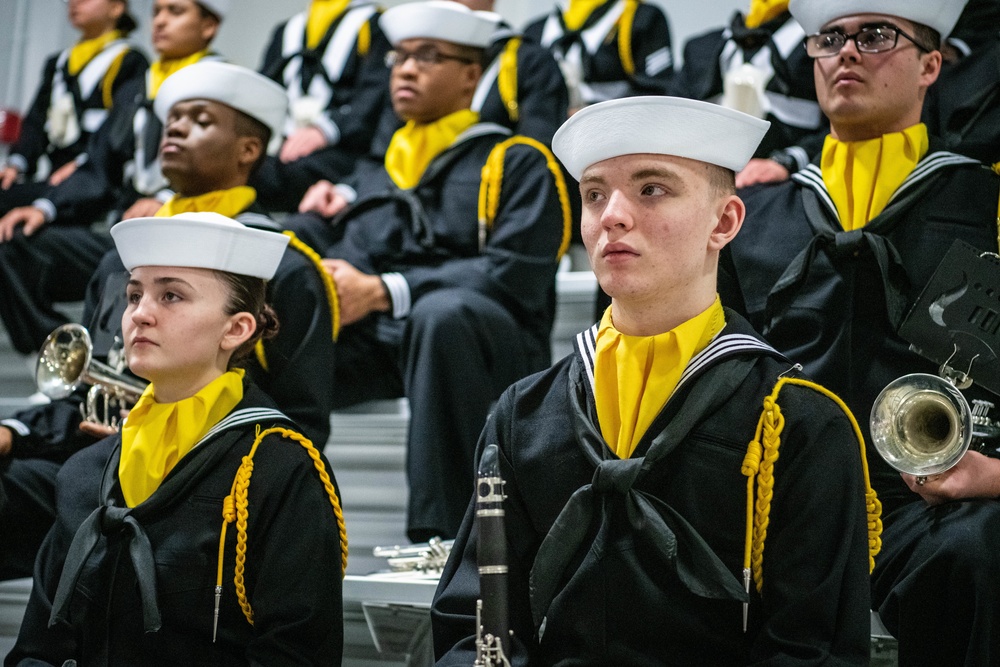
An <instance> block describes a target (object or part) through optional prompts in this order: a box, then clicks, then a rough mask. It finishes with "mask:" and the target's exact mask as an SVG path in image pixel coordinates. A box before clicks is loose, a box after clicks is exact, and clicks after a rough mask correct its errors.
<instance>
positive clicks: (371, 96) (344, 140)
mask: <svg viewBox="0 0 1000 667" xmlns="http://www.w3.org/2000/svg"><path fill="white" fill-rule="evenodd" d="M378 18H379V16H378V14H376V15H375V16H372V17H371V19H369V21H368V26H369V28H370V30H371V44H370V46H369V48H368V52H367V53H366V54H365V55H364V56H362V55H360V54H359V53H358V52H357V49H355V52H354V54H353V56H352V60H353V61H354V66H353V68H351V69H353V72H352V74H353V76H351V77H344V78H342V79H341V81H340V82H339V83H338V85H337V86H336V88H335V90H334V94H333V96H332V98H331V100H330V106H329V107H328V108H327V110H326V119H327V120H328V121H329V122H330V123H332V124H333V125H334V126H336V128H337V135H338V136H337V140H336V141H335V142H334V143H335V144H336V145H337V146H339V147H342V148H344V149H346V150H351V151H355V152H357V153H361V154H363V153H365V152H366V151H367V150H368V148H369V146H370V145H371V142H372V138H373V137H374V134H375V124H374V123H372V122H371V119H372V118H378V117H380V116H381V114H382V111H383V109H384V108H385V107H386V105H388V104H389V68H388V67H386V66H385V54H386V52H387V51H388V50H389V49H390V48H391V46H390V44H389V40H388V39H387V38H386V36H385V34H384V33H383V32H382V30H381V29H380V28H379V26H378ZM348 67H350V63H348Z"/></svg>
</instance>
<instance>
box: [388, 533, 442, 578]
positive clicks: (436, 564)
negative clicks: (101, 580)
mask: <svg viewBox="0 0 1000 667" xmlns="http://www.w3.org/2000/svg"><path fill="white" fill-rule="evenodd" d="M454 543H455V540H442V539H441V538H440V537H432V538H431V539H430V540H428V541H427V542H423V543H420V544H411V545H410V546H405V547H404V546H399V545H394V546H391V547H375V548H374V549H373V550H372V555H373V556H375V557H376V558H386V559H388V563H389V569H390V570H392V571H393V572H423V573H428V572H440V571H441V570H443V569H444V564H445V563H446V562H448V556H449V555H450V554H451V547H452V544H454Z"/></svg>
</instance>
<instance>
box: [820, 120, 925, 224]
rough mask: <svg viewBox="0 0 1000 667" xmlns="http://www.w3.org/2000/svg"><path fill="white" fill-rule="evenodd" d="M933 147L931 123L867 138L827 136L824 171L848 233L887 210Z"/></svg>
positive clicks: (824, 146)
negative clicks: (931, 142) (929, 144)
mask: <svg viewBox="0 0 1000 667" xmlns="http://www.w3.org/2000/svg"><path fill="white" fill-rule="evenodd" d="M927 149H928V139H927V126H926V125H924V124H923V123H918V124H916V125H913V126H912V127H908V128H906V129H905V130H903V131H902V132H892V133H890V134H884V135H882V136H881V137H876V138H875V139H867V140H865V141H839V140H837V139H834V138H833V137H832V136H830V135H827V137H826V141H825V142H824V143H823V155H822V157H821V159H820V171H821V172H822V174H823V183H824V184H825V185H826V189H827V190H828V191H829V193H830V197H831V198H832V199H833V203H834V205H835V206H836V207H837V213H838V214H839V215H840V224H841V226H842V227H843V228H844V229H845V230H846V231H851V230H854V229H861V228H862V227H864V226H865V225H866V224H868V222H869V221H870V220H872V219H873V218H876V217H878V215H879V214H880V213H881V212H882V211H883V209H885V207H886V205H887V204H888V203H889V200H890V199H891V198H892V195H893V194H894V193H895V192H896V190H897V189H898V188H899V186H900V185H902V184H903V181H905V180H906V177H907V176H909V175H910V172H912V171H913V169H914V168H915V167H916V166H917V163H918V162H920V159H921V158H923V157H924V155H925V154H926V153H927Z"/></svg>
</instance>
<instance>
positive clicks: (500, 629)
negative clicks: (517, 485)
mask: <svg viewBox="0 0 1000 667" xmlns="http://www.w3.org/2000/svg"><path fill="white" fill-rule="evenodd" d="M504 484H505V482H504V480H503V478H502V477H501V476H500V449H499V448H498V447H497V446H496V445H487V446H486V448H485V449H484V450H483V455H482V458H480V459H479V471H478V473H477V479H476V529H477V531H478V533H479V541H478V543H477V545H478V557H477V561H478V564H479V591H480V599H479V600H477V601H476V661H475V662H474V663H473V666H474V667H510V659H509V658H508V656H509V655H510V638H511V632H510V629H509V615H508V611H507V534H506V531H505V530H504V509H503V501H504V498H506V497H507V496H506V495H505V494H504V490H503V487H504Z"/></svg>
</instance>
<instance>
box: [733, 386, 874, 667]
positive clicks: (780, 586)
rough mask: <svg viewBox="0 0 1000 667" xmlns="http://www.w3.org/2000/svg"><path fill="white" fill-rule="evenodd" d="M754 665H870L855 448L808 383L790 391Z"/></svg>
mask: <svg viewBox="0 0 1000 667" xmlns="http://www.w3.org/2000/svg"><path fill="white" fill-rule="evenodd" d="M778 404H779V405H780V406H781V410H782V414H783V415H784V418H785V428H784V431H783V432H782V434H781V441H782V442H781V446H780V449H779V453H778V456H779V458H778V460H777V462H776V463H775V465H774V480H775V481H774V494H773V500H772V503H771V515H770V522H769V525H768V528H767V535H766V540H765V542H764V545H765V547H764V551H763V581H764V585H763V590H762V592H761V604H760V610H761V618H759V619H754V618H751V619H750V623H751V624H756V623H758V622H759V623H760V625H759V628H760V629H759V631H758V632H757V639H756V641H755V643H754V645H753V647H752V649H751V658H752V659H751V664H768V665H807V664H808V665H818V664H823V665H864V664H868V650H869V646H868V642H869V636H868V633H869V621H868V619H869V610H870V609H871V600H870V593H869V583H868V572H869V561H868V538H867V521H866V513H865V489H864V483H863V477H862V471H861V470H862V469H861V451H860V446H859V444H858V441H857V438H856V437H855V436H854V432H853V430H852V428H851V425H850V423H849V421H848V419H847V418H846V416H845V415H844V413H843V412H841V410H840V408H838V407H837V406H836V405H835V404H834V403H833V402H832V401H830V400H829V399H827V398H825V397H823V396H821V395H820V394H818V393H817V392H815V391H814V390H812V389H807V388H803V387H794V386H793V387H786V388H784V389H783V390H782V391H781V393H780V394H779V397H778Z"/></svg>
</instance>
